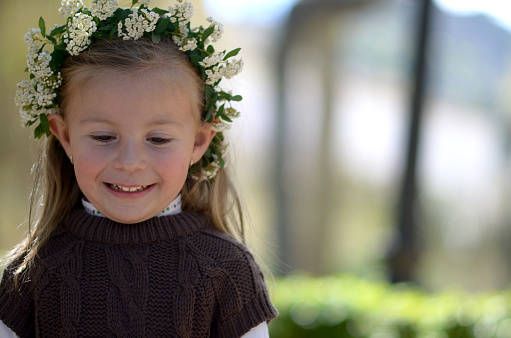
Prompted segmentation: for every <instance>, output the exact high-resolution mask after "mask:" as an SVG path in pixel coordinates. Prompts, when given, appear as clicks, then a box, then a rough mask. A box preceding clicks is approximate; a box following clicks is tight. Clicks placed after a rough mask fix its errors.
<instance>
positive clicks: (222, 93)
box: [220, 92, 232, 101]
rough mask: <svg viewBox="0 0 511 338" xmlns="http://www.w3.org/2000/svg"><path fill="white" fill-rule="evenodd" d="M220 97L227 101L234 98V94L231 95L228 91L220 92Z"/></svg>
mask: <svg viewBox="0 0 511 338" xmlns="http://www.w3.org/2000/svg"><path fill="white" fill-rule="evenodd" d="M220 97H221V98H222V99H225V100H227V101H230V100H231V98H232V95H230V94H229V93H226V92H220Z"/></svg>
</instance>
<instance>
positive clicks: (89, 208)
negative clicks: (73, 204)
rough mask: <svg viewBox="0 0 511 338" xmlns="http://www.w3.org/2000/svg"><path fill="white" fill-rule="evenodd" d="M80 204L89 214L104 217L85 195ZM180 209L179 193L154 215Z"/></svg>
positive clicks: (171, 212)
mask: <svg viewBox="0 0 511 338" xmlns="http://www.w3.org/2000/svg"><path fill="white" fill-rule="evenodd" d="M82 205H83V207H84V209H85V211H87V212H88V213H89V214H91V215H94V216H99V217H105V216H104V215H103V214H102V213H100V212H99V210H98V209H96V207H95V206H94V205H92V203H91V202H89V201H87V200H86V199H85V197H84V198H82ZM181 211H182V208H181V194H179V195H177V197H176V198H175V199H174V200H173V201H172V202H170V204H169V205H167V207H166V208H165V209H164V210H163V211H162V212H160V213H159V214H158V215H156V217H161V216H169V215H175V214H179V213H180V212H181Z"/></svg>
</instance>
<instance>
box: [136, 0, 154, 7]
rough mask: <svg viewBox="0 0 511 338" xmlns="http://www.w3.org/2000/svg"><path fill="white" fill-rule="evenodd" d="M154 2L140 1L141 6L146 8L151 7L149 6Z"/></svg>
mask: <svg viewBox="0 0 511 338" xmlns="http://www.w3.org/2000/svg"><path fill="white" fill-rule="evenodd" d="M152 1H153V0H139V1H138V2H139V3H140V4H141V5H145V6H146V7H149V5H150V4H151V2H152Z"/></svg>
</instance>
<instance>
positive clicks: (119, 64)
mask: <svg viewBox="0 0 511 338" xmlns="http://www.w3.org/2000/svg"><path fill="white" fill-rule="evenodd" d="M148 71H153V72H152V74H158V75H157V76H161V77H163V79H165V80H168V81H169V82H170V84H173V85H178V86H181V88H183V89H185V91H186V92H187V93H189V95H191V98H192V103H193V108H194V109H193V111H192V114H193V115H194V116H193V118H195V119H196V120H197V123H200V120H202V118H203V116H202V115H203V110H204V109H203V107H204V80H203V79H202V78H201V75H200V72H199V71H198V70H197V69H196V68H195V67H194V66H193V64H192V63H191V62H190V60H189V59H188V57H187V56H186V55H185V54H184V53H183V52H182V51H180V50H179V48H178V47H177V46H176V45H175V43H174V42H173V41H172V40H171V39H169V38H165V39H162V40H161V41H160V42H159V43H153V42H152V41H150V40H149V39H146V38H142V39H140V40H136V41H123V40H100V41H96V42H95V43H94V44H92V45H91V47H89V49H88V50H86V51H84V52H82V53H81V54H79V55H77V56H72V57H69V58H68V59H67V60H66V61H65V63H64V65H63V67H62V77H63V82H62V85H61V87H60V91H59V103H60V107H61V114H62V116H63V118H64V119H65V118H66V112H67V109H68V107H69V105H70V102H69V100H70V93H71V92H72V91H73V90H74V89H75V88H79V87H80V86H83V85H84V84H86V83H87V82H89V81H93V80H94V78H95V76H97V75H99V74H101V75H102V76H105V75H107V76H108V74H115V73H119V72H123V73H126V72H128V73H130V74H131V73H133V74H135V75H136V74H139V75H142V74H144V73H147V72H148ZM197 166H198V167H200V165H197ZM200 170H201V169H200V168H199V177H200ZM33 174H34V186H33V190H32V194H31V201H30V213H29V220H28V223H29V233H28V236H27V238H26V239H25V240H24V241H23V242H21V243H20V244H19V245H18V246H17V247H16V248H15V249H14V250H13V251H12V253H11V255H10V256H9V259H10V260H14V259H18V260H20V262H21V263H20V264H19V265H18V269H17V271H16V274H15V280H16V281H17V280H18V279H19V277H20V276H21V275H22V273H23V272H24V271H26V270H27V269H29V268H30V267H31V266H32V265H33V264H34V260H35V258H36V257H37V253H38V251H39V249H40V248H41V247H42V246H43V245H44V244H45V243H46V242H47V240H48V239H49V238H50V237H51V235H52V233H53V232H54V231H55V230H56V229H57V228H58V227H59V226H60V224H61V223H62V221H63V219H64V218H65V217H66V215H67V214H68V213H69V212H70V211H71V209H73V208H74V207H75V206H76V205H77V204H78V203H79V201H80V198H81V197H82V194H81V192H80V189H79V187H78V183H77V181H76V177H75V174H74V169H73V165H72V164H71V163H70V162H69V160H68V158H67V157H66V156H65V153H64V150H63V148H62V146H61V145H60V143H59V141H58V139H57V138H56V137H55V136H53V135H50V136H49V137H48V138H47V139H46V140H44V141H43V149H42V151H41V152H40V157H39V160H38V161H37V162H36V164H35V165H34V168H33ZM194 175H196V173H194ZM181 194H182V199H183V209H184V210H193V211H197V212H200V213H203V214H204V215H205V216H206V217H208V219H209V220H210V223H211V224H212V225H213V227H215V228H216V229H218V230H220V231H223V232H225V233H228V234H231V235H232V236H234V237H236V238H238V239H239V240H242V241H244V233H243V232H244V231H243V213H242V208H241V203H240V200H239V197H238V195H237V192H236V190H235V189H234V186H233V184H232V182H231V180H230V179H229V176H228V173H227V172H226V171H225V170H224V169H220V170H219V172H218V174H217V176H216V177H215V179H214V181H209V180H208V179H195V178H191V177H190V178H187V179H186V182H185V184H184V186H183V189H182V191H181Z"/></svg>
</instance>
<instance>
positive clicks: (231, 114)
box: [225, 107, 240, 119]
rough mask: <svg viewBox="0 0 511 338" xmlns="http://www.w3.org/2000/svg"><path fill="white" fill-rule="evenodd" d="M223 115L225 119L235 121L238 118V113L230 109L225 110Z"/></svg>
mask: <svg viewBox="0 0 511 338" xmlns="http://www.w3.org/2000/svg"><path fill="white" fill-rule="evenodd" d="M225 115H227V117H229V118H230V119H237V118H238V117H240V112H239V111H237V110H236V109H234V108H232V107H229V108H226V109H225Z"/></svg>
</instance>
